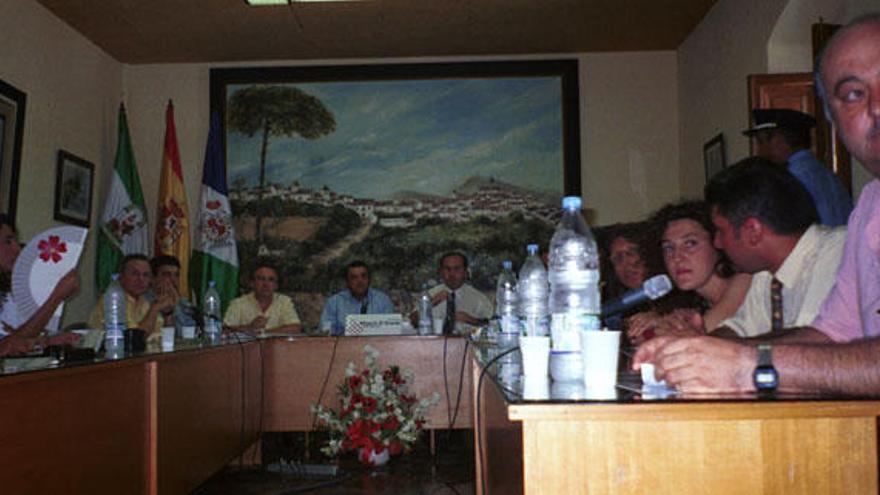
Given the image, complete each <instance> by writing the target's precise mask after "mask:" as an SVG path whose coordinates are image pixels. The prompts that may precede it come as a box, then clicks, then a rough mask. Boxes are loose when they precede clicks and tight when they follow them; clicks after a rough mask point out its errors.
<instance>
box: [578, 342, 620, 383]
mask: <svg viewBox="0 0 880 495" xmlns="http://www.w3.org/2000/svg"><path fill="white" fill-rule="evenodd" d="M580 334H581V359H582V360H583V366H584V386H585V387H586V388H587V389H588V390H589V389H592V390H603V389H604V390H608V389H613V388H614V386H615V384H617V357H618V351H619V349H620V332H619V331H614V330H583V331H581V332H580Z"/></svg>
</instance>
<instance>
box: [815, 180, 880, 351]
mask: <svg viewBox="0 0 880 495" xmlns="http://www.w3.org/2000/svg"><path fill="white" fill-rule="evenodd" d="M878 211H880V182H878V181H877V179H874V180H872V181H871V182H870V183H868V185H866V186H865V187H864V189H862V193H861V194H860V195H859V204H858V206H856V209H855V211H854V212H853V214H852V220H851V221H850V223H849V232H848V233H847V236H846V248H845V249H844V252H843V261H842V262H841V263H840V270H839V271H838V272H837V278H836V280H835V283H834V288H833V289H832V290H831V294H829V296H828V299H826V300H825V304H824V305H823V306H822V310H821V311H820V313H819V316H818V317H817V318H816V320H815V321H813V325H812V326H813V327H814V328H816V329H817V330H819V331H821V332H822V333H824V334H825V335H827V336H828V337H830V338H831V339H833V340H835V341H837V342H847V341H850V340H854V339H861V338H865V337H876V336H878V335H880V313H878V312H880V215H878V214H877V212H878Z"/></svg>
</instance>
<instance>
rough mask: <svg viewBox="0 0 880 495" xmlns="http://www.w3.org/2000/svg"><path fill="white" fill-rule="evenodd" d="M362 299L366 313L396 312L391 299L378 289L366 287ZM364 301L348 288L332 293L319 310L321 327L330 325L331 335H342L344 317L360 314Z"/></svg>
mask: <svg viewBox="0 0 880 495" xmlns="http://www.w3.org/2000/svg"><path fill="white" fill-rule="evenodd" d="M364 301H366V303H367V314H371V315H383V314H389V313H395V312H396V311H395V310H394V304H393V303H392V302H391V299H390V298H389V297H388V296H387V295H386V294H385V293H384V292H382V291H380V290H376V289H367V294H366V296H365V297H364ZM364 301H359V300H358V299H356V298H355V297H354V296H353V295H351V291H350V290H348V289H344V290H341V291H339V292H337V293H336V294H333V295H332V296H330V297H329V298H328V299H327V302H325V303H324V310H323V311H321V328H322V329H324V328H327V325H330V333H331V334H332V335H342V333H343V332H344V331H345V317H346V316H348V315H357V314H361V306H362V305H363V303H364Z"/></svg>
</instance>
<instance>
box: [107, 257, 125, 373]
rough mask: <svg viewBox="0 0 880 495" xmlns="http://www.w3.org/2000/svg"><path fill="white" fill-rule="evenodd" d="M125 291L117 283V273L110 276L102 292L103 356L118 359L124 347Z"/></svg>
mask: <svg viewBox="0 0 880 495" xmlns="http://www.w3.org/2000/svg"><path fill="white" fill-rule="evenodd" d="M126 326H127V324H126V318H125V291H124V290H123V289H122V286H121V285H119V274H118V273H114V274H113V275H112V276H111V281H110V285H109V286H107V292H105V293H104V356H105V357H106V358H107V359H119V358H121V357H122V354H123V350H124V348H125V333H124V332H125V328H126Z"/></svg>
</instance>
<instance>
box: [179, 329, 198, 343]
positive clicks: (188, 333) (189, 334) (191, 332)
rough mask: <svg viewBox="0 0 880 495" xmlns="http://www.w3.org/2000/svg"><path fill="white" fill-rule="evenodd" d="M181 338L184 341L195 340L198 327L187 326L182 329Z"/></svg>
mask: <svg viewBox="0 0 880 495" xmlns="http://www.w3.org/2000/svg"><path fill="white" fill-rule="evenodd" d="M180 336H181V337H183V338H184V339H190V340H192V339H194V338H196V327H194V326H186V327H180Z"/></svg>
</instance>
